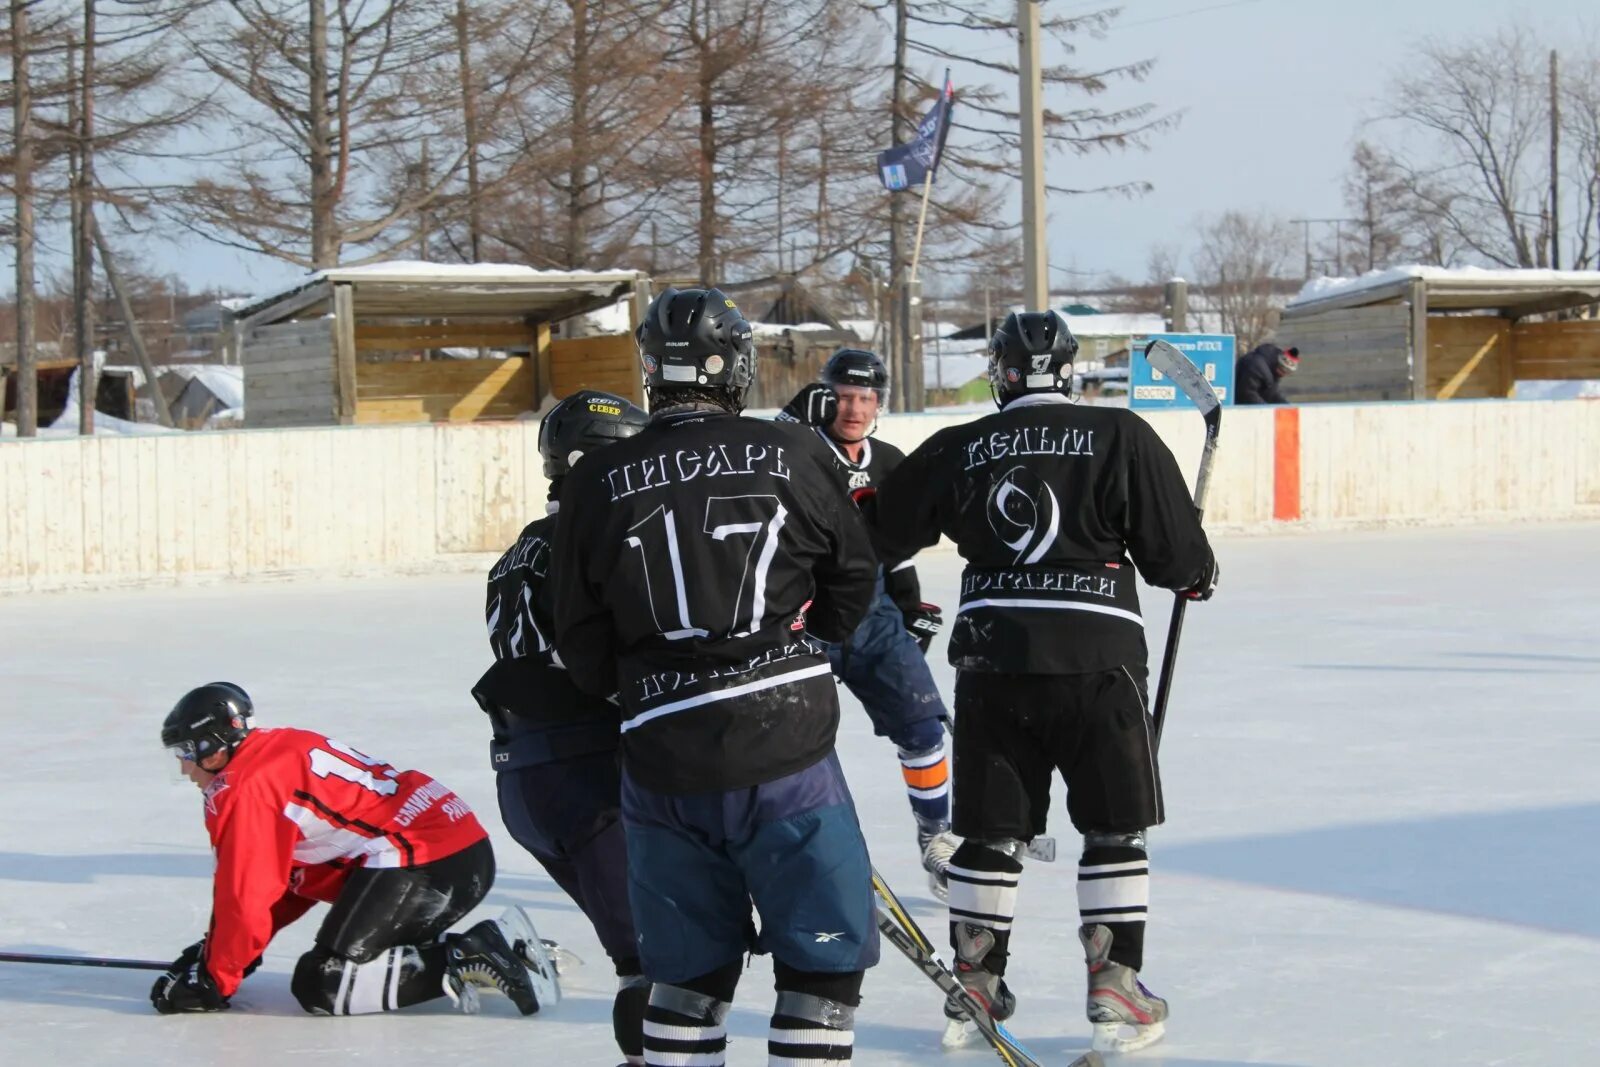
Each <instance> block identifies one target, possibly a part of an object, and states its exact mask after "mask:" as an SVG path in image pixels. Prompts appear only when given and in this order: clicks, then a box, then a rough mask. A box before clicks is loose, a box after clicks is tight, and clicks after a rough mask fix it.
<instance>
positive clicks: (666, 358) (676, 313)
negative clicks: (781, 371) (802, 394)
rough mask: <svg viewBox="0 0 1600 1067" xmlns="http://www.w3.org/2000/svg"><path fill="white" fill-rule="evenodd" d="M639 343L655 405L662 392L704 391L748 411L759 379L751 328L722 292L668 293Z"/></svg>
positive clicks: (655, 305) (649, 315)
mask: <svg viewBox="0 0 1600 1067" xmlns="http://www.w3.org/2000/svg"><path fill="white" fill-rule="evenodd" d="M634 338H635V340H637V341H638V343H639V361H640V363H642V364H643V365H644V379H645V387H646V389H647V390H648V391H649V392H650V394H651V402H652V404H654V400H655V391H656V390H657V389H671V388H674V387H681V388H700V389H711V390H715V391H717V392H720V393H723V394H724V395H726V396H727V398H728V399H729V400H730V401H731V402H732V405H733V408H734V410H736V411H737V410H742V409H743V407H744V398H745V394H746V393H747V392H749V390H750V384H751V383H752V382H754V381H755V379H756V347H755V342H754V340H753V339H752V335H751V329H750V324H749V323H748V322H746V321H745V318H744V316H743V315H742V314H740V312H739V306H738V305H737V304H735V303H734V302H733V301H732V300H731V299H729V298H728V296H727V294H725V293H723V292H722V290H720V289H666V290H663V291H662V293H661V295H660V296H658V297H656V298H655V299H654V300H652V301H651V302H650V307H649V309H648V310H647V311H645V313H644V321H643V322H641V323H640V324H639V329H638V331H637V332H636V333H635V334H634Z"/></svg>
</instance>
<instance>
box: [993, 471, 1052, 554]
mask: <svg viewBox="0 0 1600 1067" xmlns="http://www.w3.org/2000/svg"><path fill="white" fill-rule="evenodd" d="M988 518H989V529H991V530H993V531H994V535H995V536H996V537H998V538H999V539H1000V542H1001V543H1002V544H1004V545H1005V546H1006V547H1007V548H1009V549H1011V550H1012V551H1013V552H1015V553H1016V557H1015V558H1014V559H1013V560H1012V561H1011V562H1013V563H1038V562H1039V561H1040V560H1041V559H1043V558H1044V554H1045V553H1046V552H1048V551H1049V550H1050V546H1051V545H1053V544H1055V541H1056V534H1057V533H1059V532H1060V530H1061V505H1060V503H1059V502H1058V501H1057V500H1056V494H1055V493H1054V492H1053V491H1052V490H1051V488H1050V487H1049V486H1048V485H1046V484H1045V483H1044V482H1042V481H1041V480H1040V479H1039V476H1038V475H1036V474H1034V473H1033V472H1032V471H1030V470H1029V469H1028V468H1026V467H1022V466H1017V467H1012V468H1011V469H1010V470H1008V471H1006V472H1005V474H1004V475H1002V476H1001V477H1000V478H999V479H998V480H997V481H995V482H994V484H993V485H992V486H990V488H989V506H988Z"/></svg>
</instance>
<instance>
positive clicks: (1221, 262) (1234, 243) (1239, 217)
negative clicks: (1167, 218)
mask: <svg viewBox="0 0 1600 1067" xmlns="http://www.w3.org/2000/svg"><path fill="white" fill-rule="evenodd" d="M1197 230H1198V234H1197V236H1198V238H1199V241H1198V245H1197V248H1196V251H1195V253H1194V257H1193V263H1192V265H1193V267H1194V270H1195V282H1196V283H1197V284H1198V287H1199V288H1200V289H1201V290H1202V291H1203V292H1204V294H1205V297H1206V299H1207V302H1208V303H1210V304H1211V306H1212V307H1213V308H1215V309H1216V312H1217V314H1218V316H1219V317H1220V319H1221V326H1222V332H1223V333H1231V334H1234V335H1235V336H1236V337H1238V339H1239V345H1240V349H1241V351H1242V350H1245V349H1248V348H1250V347H1251V346H1252V345H1255V344H1256V343H1258V342H1260V341H1262V340H1264V339H1265V338H1266V337H1267V336H1268V335H1270V334H1271V333H1272V331H1273V329H1275V328H1276V326H1277V322H1278V309H1277V307H1276V306H1275V305H1274V301H1273V299H1272V293H1273V282H1274V280H1276V279H1277V278H1279V277H1280V276H1282V275H1283V274H1284V273H1285V271H1286V269H1287V268H1288V266H1289V264H1290V263H1291V262H1292V261H1293V259H1294V255H1295V231H1294V227H1293V226H1291V225H1289V223H1288V222H1287V221H1285V220H1283V219H1280V218H1276V217H1273V216H1270V215H1266V214H1261V213H1254V214H1248V213H1245V212H1242V211H1227V212H1224V213H1223V214H1222V215H1220V216H1218V217H1217V218H1215V219H1208V220H1203V221H1202V222H1201V223H1200V224H1199V226H1198V227H1197Z"/></svg>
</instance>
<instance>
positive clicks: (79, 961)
mask: <svg viewBox="0 0 1600 1067" xmlns="http://www.w3.org/2000/svg"><path fill="white" fill-rule="evenodd" d="M0 963H49V964H54V965H57V966H62V967H121V968H124V969H126V970H130V971H165V970H169V969H171V967H172V964H171V962H170V961H169V962H162V961H161V960H120V959H114V958H111V957H109V956H49V955H43V954H40V953H37V952H0Z"/></svg>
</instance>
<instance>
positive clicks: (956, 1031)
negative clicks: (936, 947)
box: [939, 923, 1017, 1049]
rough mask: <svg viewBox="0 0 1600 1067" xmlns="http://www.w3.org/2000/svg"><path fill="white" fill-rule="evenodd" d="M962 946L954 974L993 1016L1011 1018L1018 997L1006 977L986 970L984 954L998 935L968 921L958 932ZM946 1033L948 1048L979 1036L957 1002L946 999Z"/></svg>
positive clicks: (998, 1018)
mask: <svg viewBox="0 0 1600 1067" xmlns="http://www.w3.org/2000/svg"><path fill="white" fill-rule="evenodd" d="M956 940H957V941H958V942H959V947H958V948H957V950H956V964H955V966H954V967H952V968H951V973H953V974H954V975H955V976H956V981H958V982H960V983H961V985H962V988H964V989H966V991H967V992H968V993H971V994H972V998H973V999H974V1000H976V1001H977V1002H978V1003H979V1004H982V1005H983V1006H984V1007H985V1008H987V1009H988V1011H989V1017H990V1018H992V1019H995V1020H997V1021H999V1022H1004V1021H1005V1020H1007V1019H1009V1018H1011V1016H1012V1015H1013V1014H1014V1013H1015V1012H1016V1010H1017V998H1016V997H1015V996H1013V995H1012V993H1011V990H1010V989H1009V988H1007V987H1006V982H1005V979H1004V978H1001V977H1000V976H999V975H998V974H994V973H993V972H991V971H989V970H986V969H985V968H984V966H983V962H982V961H983V957H984V956H986V955H988V954H989V949H990V948H992V947H993V946H994V934H993V933H992V932H991V931H990V930H988V929H987V928H986V927H982V926H974V925H972V924H971V923H964V924H962V926H961V927H960V928H959V929H958V930H957V931H956ZM944 1016H945V1024H944V1036H943V1037H941V1038H940V1039H939V1044H941V1045H943V1046H944V1047H945V1048H947V1049H958V1048H964V1047H966V1046H967V1045H968V1044H969V1043H970V1042H972V1041H973V1040H975V1039H976V1038H977V1037H978V1028H977V1026H976V1025H974V1024H973V1022H972V1021H971V1020H970V1019H968V1018H967V1017H966V1013H965V1012H963V1011H962V1010H961V1009H960V1008H959V1007H958V1006H957V1005H956V1004H955V1003H954V1002H952V1001H948V1000H947V1001H945V1005H944Z"/></svg>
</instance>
